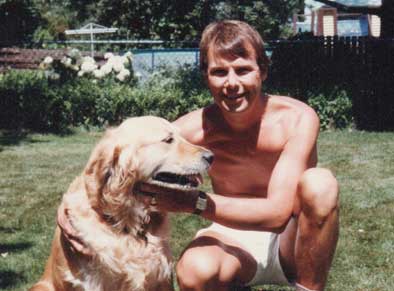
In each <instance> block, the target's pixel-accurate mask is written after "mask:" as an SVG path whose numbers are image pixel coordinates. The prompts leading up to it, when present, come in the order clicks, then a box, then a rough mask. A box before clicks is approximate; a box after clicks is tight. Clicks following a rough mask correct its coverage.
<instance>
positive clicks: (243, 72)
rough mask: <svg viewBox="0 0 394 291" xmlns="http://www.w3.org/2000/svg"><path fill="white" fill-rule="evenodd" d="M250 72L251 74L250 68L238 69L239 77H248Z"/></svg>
mask: <svg viewBox="0 0 394 291" xmlns="http://www.w3.org/2000/svg"><path fill="white" fill-rule="evenodd" d="M249 72H250V69H248V68H239V69H237V74H238V75H246V74H247V73H249Z"/></svg>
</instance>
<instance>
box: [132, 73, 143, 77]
mask: <svg viewBox="0 0 394 291" xmlns="http://www.w3.org/2000/svg"><path fill="white" fill-rule="evenodd" d="M134 76H136V78H141V77H142V74H141V73H140V72H136V73H135V74H134Z"/></svg>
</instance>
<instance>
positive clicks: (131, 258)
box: [30, 116, 212, 291]
mask: <svg viewBox="0 0 394 291" xmlns="http://www.w3.org/2000/svg"><path fill="white" fill-rule="evenodd" d="M211 160H212V153H211V152H209V151H208V150H206V149H204V148H202V147H199V146H195V145H192V144H190V143H188V142H187V141H186V140H185V139H183V138H182V137H181V136H180V134H179V133H178V132H177V130H176V128H174V126H172V125H171V124H170V123H169V122H168V121H166V120H164V119H161V118H158V117H152V116H145V117H136V118H130V119H127V120H126V121H124V122H123V123H122V124H121V125H120V126H118V127H116V128H113V129H109V130H107V131H106V133H105V135H104V137H103V138H102V139H101V140H100V141H99V142H98V144H97V145H96V147H95V149H94V150H93V152H92V154H91V156H90V159H89V161H88V163H87V165H86V167H85V169H84V171H83V172H82V174H81V175H80V176H78V177H77V178H76V179H75V180H74V181H73V182H72V184H71V185H70V187H69V189H68V191H67V192H66V193H65V194H64V196H63V200H62V203H64V205H65V208H66V209H68V216H69V218H70V222H71V224H72V225H73V227H74V228H75V230H76V231H78V233H79V236H80V237H81V240H82V241H83V243H84V244H85V245H86V246H88V247H89V248H90V249H91V250H92V251H93V253H94V254H95V255H94V256H92V257H87V256H83V255H81V254H79V253H76V252H73V251H72V249H71V248H70V243H69V242H68V241H67V240H66V239H65V238H64V237H63V235H62V234H61V231H60V229H59V227H57V229H56V232H55V237H54V240H53V243H52V250H51V254H50V257H49V259H48V261H47V264H46V267H45V272H44V275H43V276H42V278H41V280H40V281H39V282H38V283H37V284H35V285H34V286H33V287H32V288H31V289H30V290H32V291H33V290H34V291H38V290H42V291H43V290H45V291H47V290H95V291H98V290H103V291H104V290H110V291H115V290H116V291H121V290H158V291H159V290H160V291H163V290H171V289H172V282H171V270H172V268H171V264H172V263H171V255H170V250H169V247H168V241H167V238H168V231H169V228H168V222H167V218H166V214H165V213H162V212H159V211H158V210H157V209H155V207H154V206H153V204H152V203H150V201H149V199H147V198H146V197H143V196H142V195H136V194H134V193H133V186H134V185H135V184H136V182H148V183H152V184H158V185H161V186H164V187H168V188H177V189H179V188H180V189H183V190H185V189H186V190H187V189H195V188H196V187H197V186H198V185H199V184H200V183H201V174H202V173H203V172H204V171H206V170H207V168H208V167H209V165H210V163H211V162H212V161H211Z"/></svg>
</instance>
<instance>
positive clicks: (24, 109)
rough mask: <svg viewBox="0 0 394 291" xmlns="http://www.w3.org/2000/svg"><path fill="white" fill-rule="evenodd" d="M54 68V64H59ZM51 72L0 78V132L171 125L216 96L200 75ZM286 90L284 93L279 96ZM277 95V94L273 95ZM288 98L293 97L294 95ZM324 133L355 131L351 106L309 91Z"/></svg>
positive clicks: (335, 95) (191, 70)
mask: <svg viewBox="0 0 394 291" xmlns="http://www.w3.org/2000/svg"><path fill="white" fill-rule="evenodd" d="M55 64H56V63H55ZM56 72H60V74H59V76H58V77H57V78H53V73H52V74H48V76H46V75H45V74H44V73H42V72H32V71H10V72H9V73H7V74H5V75H3V76H2V77H1V78H0V105H1V107H0V113H1V114H0V128H7V129H31V130H37V131H64V130H65V129H67V128H69V127H70V126H79V125H84V126H98V127H102V126H105V125H108V124H110V125H112V124H119V123H120V122H121V121H122V120H123V119H125V118H127V117H129V116H140V115H156V116H161V117H164V118H166V119H168V120H175V119H176V118H178V117H179V116H181V115H183V114H185V113H187V112H190V111H192V110H196V109H198V108H202V107H205V106H207V105H208V104H210V103H211V102H212V97H211V96H210V93H209V91H208V90H207V89H206V86H205V84H204V80H203V77H202V75H201V73H200V71H199V70H198V69H197V68H195V67H189V66H184V67H181V68H178V69H175V68H162V69H160V70H157V71H156V72H155V73H153V74H152V75H151V76H150V78H149V79H148V80H146V81H144V82H142V83H140V84H136V83H135V79H130V80H129V81H127V82H120V81H119V80H118V79H116V78H115V77H114V76H113V75H108V76H107V77H105V78H102V79H95V78H94V77H93V76H92V75H87V76H86V75H84V76H83V77H78V76H77V73H76V72H75V71H74V70H73V69H70V70H68V69H63V71H61V70H60V71H59V70H56ZM285 91H286V90H285V89H284V88H282V90H281V92H279V93H282V94H283V92H285ZM269 92H271V93H277V92H276V91H275V90H269ZM286 95H289V96H294V95H293V94H292V92H291V90H287V91H286ZM306 97H307V98H306V100H307V102H308V103H309V104H310V105H311V106H312V107H313V108H314V109H315V110H316V111H317V113H318V115H319V117H320V122H321V128H322V129H323V130H327V129H342V128H349V127H352V126H353V112H352V101H351V99H350V98H349V96H348V94H347V92H346V91H344V90H340V89H338V88H333V89H331V90H324V91H317V90H314V91H309V93H308V94H307V96H306Z"/></svg>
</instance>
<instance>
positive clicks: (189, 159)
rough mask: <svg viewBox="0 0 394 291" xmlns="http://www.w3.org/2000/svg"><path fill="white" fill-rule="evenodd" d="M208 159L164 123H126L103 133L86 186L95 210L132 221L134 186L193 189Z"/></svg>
mask: <svg viewBox="0 0 394 291" xmlns="http://www.w3.org/2000/svg"><path fill="white" fill-rule="evenodd" d="M212 159H213V155H212V153H211V152H209V151H208V150H206V149H204V148H202V147H199V146H195V145H192V144H190V143H188V142H187V141H186V140H185V139H184V138H182V137H181V136H180V134H179V133H178V131H177V129H176V128H175V127H174V126H173V125H172V124H171V123H169V122H168V121H166V120H164V119H162V118H158V117H152V116H145V117H136V118H130V119H127V120H126V121H124V122H123V123H122V124H121V125H120V126H118V127H116V128H113V129H109V130H107V132H106V133H105V135H104V137H103V138H102V139H101V141H100V142H99V143H98V144H97V146H96V148H95V149H94V150H93V153H92V155H91V157H90V159H89V162H88V164H87V166H86V168H85V171H84V176H85V186H86V190H87V193H88V196H89V200H90V203H91V205H92V207H93V208H95V209H100V210H101V211H104V212H105V213H104V214H106V215H110V216H114V215H121V216H124V215H127V216H133V213H132V211H133V208H135V205H136V203H139V201H137V199H136V198H135V195H133V193H132V191H133V186H134V184H135V183H136V182H149V183H152V184H158V185H160V186H163V187H168V188H176V189H182V190H188V189H194V188H196V187H198V186H199V184H200V183H201V181H202V178H201V175H202V174H203V172H205V171H206V170H207V168H208V167H209V165H210V164H211V163H212ZM125 212H126V213H125ZM130 218H131V217H130Z"/></svg>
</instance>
